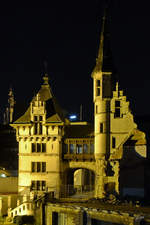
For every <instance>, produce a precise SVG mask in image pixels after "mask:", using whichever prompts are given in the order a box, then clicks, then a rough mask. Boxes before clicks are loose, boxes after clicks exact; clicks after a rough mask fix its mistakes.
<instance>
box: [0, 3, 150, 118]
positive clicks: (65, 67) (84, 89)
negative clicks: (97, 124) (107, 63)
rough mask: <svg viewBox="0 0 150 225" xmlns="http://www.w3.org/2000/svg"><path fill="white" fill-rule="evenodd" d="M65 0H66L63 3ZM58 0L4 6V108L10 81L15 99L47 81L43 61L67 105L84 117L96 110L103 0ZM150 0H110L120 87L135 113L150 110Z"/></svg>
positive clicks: (0, 26)
mask: <svg viewBox="0 0 150 225" xmlns="http://www.w3.org/2000/svg"><path fill="white" fill-rule="evenodd" d="M60 2H61V3H60ZM60 2H58V1H55V3H54V2H53V3H51V4H49V5H48V6H46V5H44V6H42V5H41V6H39V7H38V6H37V7H32V8H30V7H20V8H18V7H10V8H8V7H7V8H1V10H0V77H1V88H0V109H1V112H2V111H3V110H4V107H5V106H6V105H7V95H8V89H9V87H10V85H11V86H12V87H13V90H14V93H15V99H16V102H24V101H29V100H30V99H31V98H32V96H33V95H34V94H35V93H36V91H37V90H38V89H39V88H40V85H41V84H42V76H43V71H44V66H43V64H44V61H47V63H48V74H49V77H50V84H51V87H52V90H53V93H54V95H55V96H56V97H57V99H58V101H59V103H60V105H61V106H62V108H64V109H65V110H67V111H68V112H70V113H71V112H76V113H79V109H80V105H81V104H82V105H83V119H87V117H89V118H90V119H91V115H92V112H93V103H92V93H93V92H92V91H93V90H92V78H91V72H92V70H93V68H94V66H95V60H96V55H97V51H98V46H99V35H100V29H101V15H102V9H103V4H102V3H103V2H104V1H100V0H99V1H98V0H92V1H91V2H90V3H88V1H87V2H85V3H84V4H83V5H81V3H77V2H76V1H70V4H68V3H66V2H65V3H64V2H63V3H62V1H60ZM146 2H148V1H144V0H143V1H140V0H139V2H137V1H135V0H134V1H131V0H126V1H120V0H114V1H112V3H111V12H112V23H111V28H110V30H111V36H112V39H111V44H112V51H113V57H114V62H115V66H116V68H117V70H118V75H119V82H120V86H121V88H123V90H124V91H125V94H126V95H127V98H128V100H130V101H131V109H132V111H133V113H134V114H137V115H139V114H142V115H145V114H149V115H150V103H149V96H150V93H149V90H150V71H149V65H150V28H149V27H150V14H149V11H150V7H149V5H148V3H146Z"/></svg>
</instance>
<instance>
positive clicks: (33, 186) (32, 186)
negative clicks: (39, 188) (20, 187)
mask: <svg viewBox="0 0 150 225" xmlns="http://www.w3.org/2000/svg"><path fill="white" fill-rule="evenodd" d="M31 190H36V183H35V181H34V180H32V181H31Z"/></svg>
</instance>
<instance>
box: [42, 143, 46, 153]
mask: <svg viewBox="0 0 150 225" xmlns="http://www.w3.org/2000/svg"><path fill="white" fill-rule="evenodd" d="M42 152H46V143H42Z"/></svg>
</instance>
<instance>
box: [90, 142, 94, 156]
mask: <svg viewBox="0 0 150 225" xmlns="http://www.w3.org/2000/svg"><path fill="white" fill-rule="evenodd" d="M90 153H91V154H93V153H94V144H93V143H91V144H90Z"/></svg>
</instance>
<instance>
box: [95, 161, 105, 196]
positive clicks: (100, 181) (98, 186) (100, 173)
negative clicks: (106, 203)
mask: <svg viewBox="0 0 150 225" xmlns="http://www.w3.org/2000/svg"><path fill="white" fill-rule="evenodd" d="M106 166H107V162H106V161H105V160H104V159H98V160H96V179H95V197H96V198H104V197H105V194H106V193H105V183H104V178H105V177H106Z"/></svg>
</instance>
